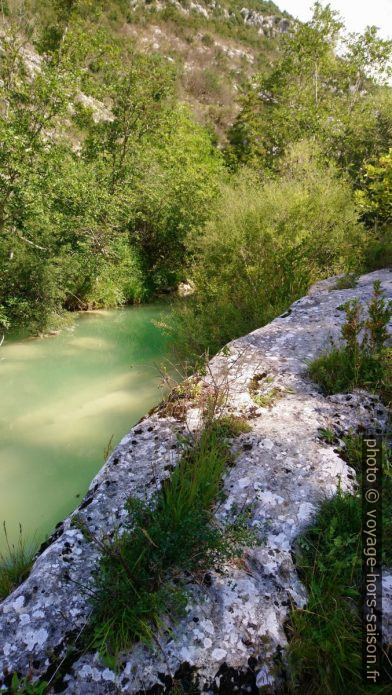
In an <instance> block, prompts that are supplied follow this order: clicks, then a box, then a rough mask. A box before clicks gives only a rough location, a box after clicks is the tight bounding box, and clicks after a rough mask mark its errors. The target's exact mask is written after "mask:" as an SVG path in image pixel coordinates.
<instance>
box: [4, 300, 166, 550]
mask: <svg viewBox="0 0 392 695" xmlns="http://www.w3.org/2000/svg"><path fill="white" fill-rule="evenodd" d="M162 311H164V307H163V306H147V307H135V308H127V309H122V310H119V311H105V312H102V313H93V314H83V315H81V317H80V319H79V320H78V321H77V324H76V326H75V327H74V328H73V329H72V330H67V331H64V332H63V333H62V334H61V335H59V336H56V337H51V338H44V339H30V340H23V341H20V342H8V343H5V344H4V345H3V347H2V348H1V349H0V394H1V397H0V523H2V521H3V520H5V521H6V523H7V527H8V530H9V534H10V536H11V538H13V539H15V538H16V535H17V528H18V523H19V521H20V522H21V523H22V525H23V529H24V531H25V532H26V533H27V535H29V534H30V535H32V533H33V532H36V535H37V538H38V539H42V538H43V537H44V536H45V535H47V534H48V532H50V530H51V529H52V528H53V526H54V525H55V524H56V523H57V522H58V521H60V520H61V519H62V518H63V517H64V516H65V515H66V514H68V513H69V512H70V511H71V510H72V509H73V508H74V507H75V506H76V505H77V504H78V499H79V497H82V496H83V495H84V494H85V492H86V489H87V487H88V485H89V483H90V481H91V479H92V478H93V477H94V475H95V474H96V472H97V471H98V470H99V468H100V467H101V466H102V464H103V459H104V452H105V449H106V448H107V445H108V443H109V441H110V439H111V437H112V441H113V443H117V442H118V441H119V440H120V439H121V437H122V436H123V435H124V434H125V433H126V432H127V431H128V430H129V428H130V427H131V426H132V425H133V424H135V422H137V421H138V420H139V418H140V417H141V416H142V415H144V414H145V413H146V412H147V411H148V410H149V409H150V408H151V407H152V406H153V405H155V404H156V403H157V402H158V401H159V400H160V399H161V397H162V392H161V390H160V387H159V374H158V370H157V368H156V365H157V364H159V362H160V361H162V360H163V359H164V357H165V356H166V353H167V342H166V339H165V337H164V336H163V335H162V333H161V331H160V329H158V328H157V327H156V326H154V325H153V323H152V320H153V319H157V318H159V317H160V316H161V315H162ZM2 540H3V539H1V538H0V546H1V544H2Z"/></svg>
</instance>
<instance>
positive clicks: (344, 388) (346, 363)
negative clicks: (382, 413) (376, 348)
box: [309, 348, 392, 402]
mask: <svg viewBox="0 0 392 695" xmlns="http://www.w3.org/2000/svg"><path fill="white" fill-rule="evenodd" d="M309 376H310V378H311V379H312V380H313V381H315V382H316V383H317V384H319V386H321V388H322V390H323V392H324V393H325V394H327V395H330V394H333V393H346V392H350V391H352V390H353V389H355V388H364V389H367V390H368V391H371V392H372V393H377V394H380V395H382V396H383V399H384V400H386V401H387V402H389V401H390V400H391V388H392V387H391V352H390V351H389V350H388V351H385V353H384V354H383V355H372V354H369V353H368V352H366V351H362V350H359V351H358V352H357V353H356V354H353V353H351V352H350V351H349V350H347V349H346V348H333V349H332V350H331V352H328V353H326V354H325V355H321V356H320V357H318V358H317V359H315V360H314V361H313V362H312V363H311V365H310V367H309Z"/></svg>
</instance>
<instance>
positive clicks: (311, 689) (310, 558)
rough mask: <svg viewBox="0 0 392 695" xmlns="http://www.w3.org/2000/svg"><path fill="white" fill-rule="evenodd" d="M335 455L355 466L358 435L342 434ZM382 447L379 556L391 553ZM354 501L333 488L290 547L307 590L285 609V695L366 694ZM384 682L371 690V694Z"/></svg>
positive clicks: (387, 472)
mask: <svg viewBox="0 0 392 695" xmlns="http://www.w3.org/2000/svg"><path fill="white" fill-rule="evenodd" d="M344 442H345V449H344V451H343V452H342V455H344V457H345V459H346V461H347V463H348V464H349V465H350V466H351V467H352V468H354V470H355V471H356V473H357V475H358V478H359V482H360V478H361V467H362V438H361V437H360V436H358V435H353V434H351V435H347V436H346V437H345V438H344ZM390 454H391V452H390V449H388V448H387V446H385V447H384V450H383V497H384V505H383V506H384V513H383V539H384V541H383V542H384V545H383V555H384V557H383V561H384V562H385V563H386V565H388V564H389V563H390V562H391V560H392V556H391V552H392V519H391V513H390V510H391V506H390V505H391V502H392V475H391V466H390ZM361 519H362V502H361V492H360V490H359V491H358V492H357V493H356V494H355V495H350V494H346V493H342V492H341V491H339V492H338V495H337V496H336V497H334V498H333V499H332V500H327V501H325V502H324V503H323V504H322V506H321V508H320V510H319V513H318V516H317V519H316V521H315V523H314V524H313V525H312V526H311V528H309V529H308V530H307V531H305V533H304V534H303V535H302V536H301V538H300V539H299V541H298V542H297V548H296V566H297V568H298V570H299V573H300V576H301V579H302V581H303V582H304V584H305V586H306V589H307V592H308V602H307V605H306V606H305V608H304V609H299V608H293V610H292V612H291V616H290V624H289V626H288V629H289V633H290V637H291V639H290V642H289V665H290V675H291V682H290V692H293V693H294V692H295V693H296V692H299V690H301V692H304V693H305V694H307V695H321V694H322V693H330V694H331V695H335V693H338V692H341V691H342V690H346V689H349V690H351V691H352V692H355V693H362V694H363V695H365V693H367V692H368V688H367V686H366V685H364V684H363V683H362V627H361V613H360V590H361V580H362V555H361ZM389 688H390V686H389V685H387V686H385V687H384V688H383V687H382V686H380V687H379V688H377V687H375V690H374V692H376V693H380V694H381V693H387V692H389Z"/></svg>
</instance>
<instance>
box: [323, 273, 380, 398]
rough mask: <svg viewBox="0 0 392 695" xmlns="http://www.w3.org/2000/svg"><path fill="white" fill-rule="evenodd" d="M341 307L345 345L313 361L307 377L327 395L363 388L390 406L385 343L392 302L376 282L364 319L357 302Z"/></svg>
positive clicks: (353, 301) (334, 348)
mask: <svg viewBox="0 0 392 695" xmlns="http://www.w3.org/2000/svg"><path fill="white" fill-rule="evenodd" d="M344 308H345V312H346V321H345V323H344V324H343V326H342V331H341V333H342V338H343V340H344V342H345V345H344V346H343V347H335V346H334V347H333V349H332V350H331V351H330V352H328V353H326V354H325V355H321V356H320V357H318V358H317V359H316V360H314V361H313V362H312V363H311V364H310V367H309V374H310V377H311V378H312V379H313V381H315V382H316V383H318V384H319V385H320V386H321V388H322V389H323V391H324V393H327V394H332V393H342V392H346V391H352V390H353V389H354V388H365V389H368V390H370V391H372V392H374V393H378V394H380V396H381V397H382V398H383V400H384V401H385V402H386V403H389V402H390V401H391V400H392V369H391V350H390V349H387V348H386V347H385V342H386V341H387V339H388V338H389V333H388V330H387V326H388V323H389V321H390V319H391V317H392V302H387V301H386V300H385V299H384V297H383V292H382V289H381V285H380V283H379V282H375V283H374V290H373V297H372V299H371V301H370V303H369V307H368V318H367V319H366V320H364V319H363V316H362V311H361V305H360V303H359V302H358V300H352V301H350V302H348V303H347V304H346V305H345V307H344ZM361 334H363V336H362V338H361Z"/></svg>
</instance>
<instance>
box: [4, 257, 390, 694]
mask: <svg viewBox="0 0 392 695" xmlns="http://www.w3.org/2000/svg"><path fill="white" fill-rule="evenodd" d="M376 279H379V280H381V282H382V287H383V290H384V292H385V295H386V296H387V297H389V298H392V272H391V271H390V270H385V271H378V272H376V273H371V274H369V275H365V276H363V277H361V278H360V279H359V281H358V283H357V286H356V287H355V288H353V289H346V290H336V289H333V287H334V282H335V281H334V279H332V280H329V281H325V282H323V283H319V284H318V285H317V286H315V287H313V288H312V289H311V291H310V293H309V295H308V296H306V297H304V298H303V299H301V300H299V301H297V302H295V303H294V304H293V305H292V307H291V308H290V310H289V311H288V312H287V314H285V315H283V316H280V317H278V318H277V319H275V320H274V321H273V322H272V323H271V324H269V325H267V326H265V327H263V328H261V329H259V330H256V331H254V332H253V333H251V334H250V335H247V336H244V337H242V338H240V339H238V340H235V341H233V342H232V343H230V344H229V345H228V346H227V349H225V350H224V351H222V352H221V353H220V354H219V355H217V356H216V357H215V358H214V359H213V360H212V361H211V362H210V368H209V370H208V375H207V376H206V377H204V378H203V381H204V382H205V383H207V384H208V383H211V381H213V382H214V383H220V384H224V385H225V388H226V389H227V392H228V400H227V405H226V410H227V412H229V413H233V414H235V415H241V416H242V417H245V418H246V419H247V420H248V421H249V423H250V425H251V427H252V430H251V432H249V433H248V434H242V435H241V436H240V437H239V438H237V439H236V440H235V441H233V451H234V452H235V453H236V458H235V465H233V467H232V468H230V470H228V472H227V474H226V476H225V479H224V489H225V492H226V498H225V501H224V503H223V504H222V505H221V506H220V507H219V510H217V515H218V516H219V517H220V518H223V517H224V516H225V515H226V514H227V513H228V512H229V511H230V509H232V508H233V507H234V506H235V505H236V506H238V507H242V506H244V505H248V504H251V509H252V525H253V526H254V527H255V528H256V529H257V530H258V532H259V534H260V537H262V539H263V540H262V542H261V543H260V544H259V545H258V546H257V547H255V548H252V549H250V550H248V551H247V552H246V554H245V558H244V560H243V562H241V563H234V564H233V563H231V564H227V566H225V567H222V569H221V571H219V572H211V573H210V575H209V576H208V581H204V582H202V583H197V582H196V581H195V580H194V579H192V578H190V579H189V588H190V591H191V599H190V601H189V604H188V607H187V616H186V618H184V619H183V620H182V621H181V622H179V623H178V624H176V625H173V626H172V633H171V635H170V636H166V637H162V638H161V639H160V642H161V649H157V650H155V651H154V650H148V649H147V648H146V647H144V646H142V645H140V644H139V645H136V646H135V647H134V648H132V649H131V650H130V651H129V652H128V653H126V654H124V655H122V658H121V666H120V668H119V671H118V672H114V671H112V670H111V669H110V668H108V666H106V665H105V664H103V663H102V661H101V660H100V658H99V656H98V655H97V654H94V653H84V654H81V653H80V652H78V650H77V649H76V650H75V649H74V650H72V649H71V650H70V649H69V648H70V647H72V645H73V644H75V640H76V638H77V637H78V635H80V633H81V632H82V631H83V629H84V625H85V624H86V622H87V620H88V617H89V611H90V608H89V603H88V600H87V594H86V587H87V588H88V587H89V585H90V582H91V574H92V572H93V570H94V567H96V564H97V561H98V559H99V551H98V549H97V547H96V546H95V545H94V544H92V543H89V542H88V541H87V540H86V539H85V536H84V535H83V534H82V533H81V531H80V530H79V529H78V528H75V526H74V525H73V519H74V518H75V515H78V517H79V518H81V519H82V520H83V522H84V524H85V525H86V526H87V527H88V528H89V530H90V531H91V532H92V533H93V534H94V535H96V536H100V535H102V534H108V533H110V532H112V531H113V530H114V529H115V528H117V527H118V526H120V527H121V523H122V519H124V516H125V510H124V503H125V501H126V499H127V497H128V496H129V495H130V494H132V495H133V496H134V497H139V498H141V499H146V498H147V499H150V498H151V496H152V495H153V494H154V492H155V491H156V489H157V487H159V486H160V484H161V482H162V480H164V479H165V478H167V477H168V476H170V472H171V470H172V468H173V467H174V466H175V465H176V460H178V455H179V454H178V443H177V441H178V440H177V436H178V433H181V432H184V431H185V429H186V428H188V429H189V430H191V431H192V430H194V429H195V428H197V426H198V424H199V419H200V413H199V411H198V409H197V407H195V405H194V403H192V402H189V403H188V404H187V403H185V404H184V409H183V413H182V416H181V417H176V416H175V414H174V412H173V411H172V412H170V409H168V408H167V406H165V404H163V405H162V406H160V407H159V408H158V409H156V411H155V412H153V413H152V414H150V415H149V416H148V417H146V418H145V419H144V420H143V421H141V422H140V423H139V424H138V425H137V426H135V427H134V428H133V429H132V430H131V431H130V433H129V434H128V435H127V436H126V437H125V438H124V439H123V440H122V442H121V443H120V444H119V446H118V447H117V448H116V450H115V451H114V453H113V454H112V455H111V457H110V458H109V460H108V461H107V463H106V464H105V466H104V467H103V468H102V470H101V471H100V473H99V474H98V475H97V476H96V478H95V479H94V480H93V482H92V483H91V487H90V489H89V492H88V494H87V495H86V497H85V499H84V500H83V502H82V503H81V505H80V506H79V508H78V509H77V510H76V511H75V512H74V514H71V515H70V516H69V517H68V518H67V519H65V521H64V522H63V523H62V524H60V525H59V527H58V528H57V530H56V532H55V534H54V536H53V537H52V538H51V540H50V542H49V544H48V546H47V547H46V549H44V550H43V552H42V553H41V554H40V555H39V557H38V558H37V560H36V562H35V564H34V567H33V570H32V572H31V574H30V576H29V578H28V579H27V580H26V581H25V582H24V584H23V585H22V586H20V587H19V588H18V589H17V590H16V591H15V592H14V593H13V594H12V595H11V596H9V597H8V598H7V599H6V600H5V601H4V602H3V603H2V604H1V605H0V674H1V673H3V681H4V682H6V681H7V674H12V673H13V672H19V673H20V674H26V673H28V672H30V673H32V674H33V677H34V678H39V677H40V678H44V679H45V680H50V679H51V678H52V677H53V675H54V674H55V673H57V674H58V673H61V674H62V685H61V687H62V692H65V693H68V694H69V695H73V694H75V695H76V694H78V695H79V694H80V693H83V695H87V694H89V693H100V694H102V695H106V694H109V693H114V692H116V693H132V694H134V695H136V694H139V693H151V694H153V693H154V694H157V693H169V692H171V684H172V682H173V678H174V677H175V678H176V680H177V681H178V682H180V683H182V684H185V685H186V684H189V682H190V681H191V680H192V682H193V687H194V688H195V690H194V692H207V693H222V695H223V693H224V694H225V695H228V694H229V693H234V692H240V693H246V692H249V693H257V692H258V688H260V687H263V686H264V687H266V689H267V691H270V692H276V690H277V688H278V687H279V681H280V678H281V675H280V670H279V669H277V668H276V666H277V664H278V663H280V664H283V666H284V664H285V650H286V647H287V637H286V633H285V622H286V621H287V618H288V615H289V611H290V606H291V604H292V603H295V604H296V605H299V606H303V605H305V603H306V591H305V589H304V586H303V585H302V584H301V581H300V580H299V577H298V574H297V570H296V567H295V564H294V562H293V555H292V550H293V544H294V542H295V540H296V538H297V537H298V535H299V534H300V533H301V532H302V531H303V529H304V528H306V526H307V525H308V524H309V523H310V522H311V521H312V519H313V518H314V517H315V514H316V512H317V509H318V507H319V505H320V503H321V502H322V500H323V499H325V498H326V497H330V496H333V495H334V494H335V493H336V490H337V486H338V485H339V484H340V486H341V488H342V489H343V490H348V491H350V490H353V487H354V485H355V473H354V471H353V470H352V469H351V468H349V466H347V464H346V463H345V461H344V460H343V459H342V458H341V456H340V453H339V449H338V448H337V447H336V444H328V443H326V442H325V441H323V439H322V438H321V437H320V430H321V429H327V428H328V429H330V430H333V431H334V433H335V435H336V436H337V437H338V438H341V437H342V436H343V434H344V433H347V432H349V431H354V432H355V431H361V430H362V431H363V429H367V430H371V431H375V430H377V431H381V432H385V431H386V427H387V412H386V409H385V408H384V406H383V405H382V404H381V403H380V401H379V400H378V398H376V397H375V396H372V395H370V394H368V393H366V392H364V391H357V392H354V393H352V394H340V395H336V396H329V397H325V396H323V395H322V394H321V393H320V391H319V389H318V388H317V387H316V386H315V385H314V384H313V383H312V382H311V381H310V379H309V377H308V376H307V365H308V362H309V360H311V359H312V358H313V357H315V356H317V355H318V354H319V353H320V352H322V351H323V349H325V348H326V347H328V343H329V339H330V337H333V338H334V339H336V340H338V338H339V333H340V328H341V325H342V323H343V320H344V312H343V311H342V309H341V306H342V304H343V303H344V302H346V301H347V300H348V299H351V298H358V299H359V300H360V301H361V303H363V304H367V303H368V301H369V299H370V296H371V293H372V283H373V282H374V280H376ZM265 374H267V375H268V377H269V379H268V387H267V390H266V391H265V392H264V391H262V389H261V387H259V384H260V383H261V381H262V380H261V375H265ZM255 389H259V390H260V394H261V395H262V396H264V401H263V399H262V398H260V399H256V400H255V398H254V390H255ZM261 403H262V404H263V405H261ZM384 640H385V642H386V643H390V642H391V641H392V573H391V572H389V571H385V573H384ZM0 682H1V676H0ZM186 692H187V691H186Z"/></svg>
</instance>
